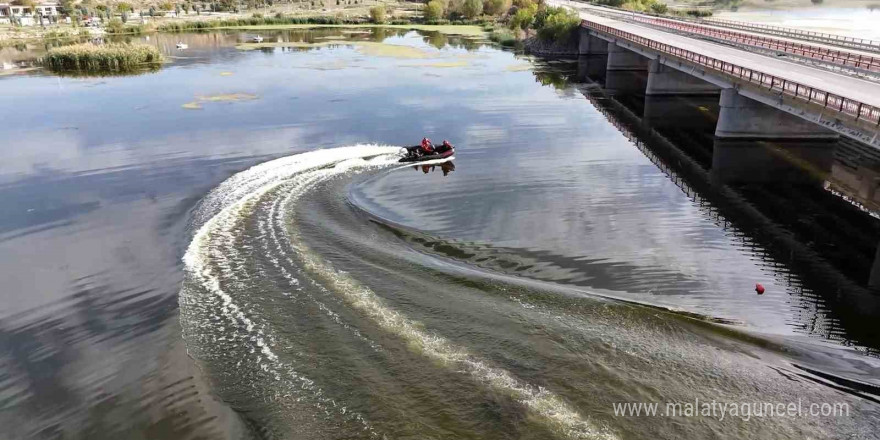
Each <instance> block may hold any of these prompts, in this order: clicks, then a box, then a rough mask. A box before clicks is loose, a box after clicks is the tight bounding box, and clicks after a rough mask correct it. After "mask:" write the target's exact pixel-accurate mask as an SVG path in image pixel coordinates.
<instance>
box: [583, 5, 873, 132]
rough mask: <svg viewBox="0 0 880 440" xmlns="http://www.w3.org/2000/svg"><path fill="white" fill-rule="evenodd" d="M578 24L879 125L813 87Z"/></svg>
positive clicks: (859, 107)
mask: <svg viewBox="0 0 880 440" xmlns="http://www.w3.org/2000/svg"><path fill="white" fill-rule="evenodd" d="M581 24H582V25H583V26H585V27H587V28H589V29H591V30H594V31H597V32H602V33H605V34H609V35H614V36H616V37H620V38H623V39H625V40H628V41H630V42H632V43H635V44H638V45H641V46H644V47H647V48H649V49H652V50H655V51H657V52H661V53H664V54H667V55H672V56H674V57H678V58H681V59H684V60H687V61H689V62H692V63H694V64H699V65H701V66H704V67H708V68H710V69H713V70H716V71H720V72H722V73H724V74H727V75H731V76H734V77H737V78H740V79H742V80H745V81H747V82H749V83H752V84H758V85H760V86H762V87H767V89H768V90H777V91H780V92H782V93H785V94H787V95H790V96H794V97H796V98H798V99H803V100H805V101H807V102H811V103H814V104H819V105H821V106H823V107H825V108H828V109H831V110H834V111H836V112H839V113H843V114H845V115H849V116H852V117H854V118H855V119H856V120H860V119H861V120H867V121H870V122H872V123H874V124H876V125H880V109H878V108H877V107H874V106H871V105H869V104H864V103H862V102H859V101H856V100H854V99H850V98H844V97H842V96H838V95H835V94H833V93H830V92H826V91H824V90H821V89H817V88H815V87H810V86H805V85H802V84H799V83H796V82H793V81H790V80H787V79H785V78H779V77H776V76H773V75H769V74H766V73H764V72H760V71H757V70H754V69H749V68H746V67H742V66H738V65H736V64H733V63H729V62H727V61H722V60H719V59H716V58H712V57H708V56H706V55H702V54H698V53H696V52H691V51H689V50H685V49H681V48H679V47H675V46H672V45H669V44H666V43H661V42H659V41H655V40H651V39H649V38H645V37H642V36H639V35H635V34H631V33H629V32H625V31H622V30H619V29H616V28H613V27H610V26H605V25H602V24H599V23H595V22H592V21H589V20H582V21H581Z"/></svg>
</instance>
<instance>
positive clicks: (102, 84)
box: [0, 28, 880, 439]
mask: <svg viewBox="0 0 880 440" xmlns="http://www.w3.org/2000/svg"><path fill="white" fill-rule="evenodd" d="M252 34H253V33H252V32H233V31H221V32H211V33H197V34H175V35H151V36H149V37H147V36H143V37H131V38H130V39H131V41H143V42H145V43H147V44H154V45H156V46H157V47H159V48H160V49H161V50H162V51H163V53H165V54H166V55H167V56H168V57H169V58H170V59H171V61H172V62H171V63H170V65H168V66H166V67H164V68H163V69H162V70H161V71H159V72H156V73H155V74H151V75H142V76H135V77H109V78H104V79H94V78H91V79H90V78H63V77H54V76H53V77H49V76H44V75H33V76H21V77H15V78H6V79H3V80H0V94H2V95H3V96H4V97H5V98H8V99H5V100H2V101H0V120H3V121H4V122H5V123H6V128H5V132H4V133H5V136H7V138H8V139H14V140H15V141H14V142H7V143H4V144H3V147H2V148H0V154H2V156H3V159H2V160H0V199H2V200H3V201H4V202H5V203H4V207H5V208H6V209H4V210H2V211H0V284H2V285H3V286H4V291H3V301H2V304H3V306H2V310H0V424H2V425H3V426H4V427H5V428H4V434H5V435H7V437H10V438H58V437H88V438H95V439H98V438H113V439H116V438H138V437H153V438H223V437H232V438H237V437H239V435H240V434H241V432H242V430H244V426H245V425H246V424H247V422H250V421H252V420H251V419H248V415H247V414H244V415H238V414H234V413H232V412H231V410H230V409H229V408H228V407H226V406H225V405H223V404H222V403H220V402H217V401H216V400H215V398H214V397H213V394H212V393H211V391H210V388H209V386H208V384H207V383H206V382H205V381H204V380H203V379H202V377H201V372H200V371H199V370H198V369H197V368H196V367H195V365H193V364H192V362H191V360H190V359H189V358H188V357H187V353H186V349H185V347H184V345H183V343H182V341H181V338H180V329H179V327H178V324H177V314H178V308H177V297H176V294H177V292H178V289H179V284H180V278H181V265H180V257H181V254H182V250H183V249H184V248H185V246H186V245H187V243H188V242H189V233H190V232H191V231H188V230H187V224H188V221H189V216H190V213H191V210H192V209H193V207H194V206H195V205H196V204H197V203H198V201H199V199H200V198H201V197H202V196H203V195H204V194H205V193H207V192H208V191H209V190H210V189H211V188H213V187H215V186H216V185H217V184H218V183H219V182H221V181H223V180H224V179H226V178H227V177H228V176H230V175H232V174H233V173H235V172H238V171H241V170H243V169H247V168H249V167H250V166H253V165H255V164H257V163H260V162H264V161H266V160H269V159H271V158H275V157H279V156H285V155H289V154H292V153H296V152H299V151H303V150H306V149H312V148H316V147H330V146H339V145H348V144H354V143H358V142H377V143H385V144H389V145H394V144H400V143H401V139H412V138H421V137H422V136H423V135H424V134H425V133H430V134H432V135H435V134H440V133H442V136H445V137H448V138H451V139H462V142H461V144H460V147H459V148H460V152H459V153H458V156H459V159H458V161H459V163H461V162H462V161H466V160H469V161H472V165H471V166H462V167H460V168H456V166H455V164H453V163H452V162H448V163H444V164H441V165H431V166H427V165H415V166H414V167H413V168H414V170H415V172H412V171H408V170H407V172H405V173H404V172H401V173H393V174H394V175H395V176H398V175H400V176H399V177H400V178H401V179H412V180H410V181H406V182H408V183H410V184H412V185H413V186H412V187H416V188H418V187H420V186H419V185H424V184H425V183H426V179H428V180H430V179H438V180H437V182H442V184H443V185H444V189H445V190H444V191H442V192H440V193H438V194H437V195H436V200H432V203H431V204H430V205H426V204H425V203H424V200H422V203H420V204H419V205H418V206H416V207H415V210H417V211H418V212H415V213H413V214H412V216H413V218H418V216H419V215H423V216H426V217H427V219H426V220H425V221H423V222H414V223H415V224H420V225H425V226H426V229H433V230H436V231H440V232H441V233H449V236H451V237H454V238H455V239H458V238H461V239H462V240H471V241H470V242H469V246H465V247H463V248H464V249H465V251H466V252H463V253H457V254H455V255H453V257H455V258H470V259H471V261H472V262H473V264H474V265H477V266H480V265H482V266H483V267H488V268H491V269H493V270H498V271H500V272H510V273H514V274H522V275H525V276H533V277H535V278H538V279H542V280H550V281H555V282H559V283H563V284H572V285H576V286H588V287H596V288H600V289H608V290H614V291H619V292H624V293H626V292H630V293H632V295H633V297H634V298H635V299H639V298H644V297H645V296H655V297H665V298H670V299H669V300H668V301H669V303H676V302H679V303H680V304H682V305H683V306H693V305H695V306H694V307H695V308H699V307H704V305H705V304H710V306H711V307H710V306H706V307H704V308H703V309H702V310H703V311H708V312H714V311H715V310H721V311H722V312H724V311H726V310H729V309H742V310H745V311H747V313H748V314H749V315H753V316H755V317H756V321H761V320H765V319H766V321H768V322H776V321H773V320H774V319H776V320H779V319H782V320H784V321H785V322H784V323H783V324H784V325H788V326H794V327H797V328H798V331H802V332H804V333H807V334H818V335H820V336H822V337H825V338H828V339H834V340H840V341H843V342H845V343H853V344H862V345H866V346H868V347H874V348H876V347H877V346H878V345H880V344H878V343H877V338H878V336H877V329H876V328H872V326H871V325H870V323H871V322H873V321H872V319H873V318H874V317H876V315H877V314H876V305H875V303H876V301H873V299H872V298H873V297H870V296H867V294H868V293H869V288H868V286H869V285H870V284H872V282H871V280H876V279H877V278H878V277H877V276H872V275H870V274H876V273H880V271H876V270H875V265H874V262H875V261H876V258H874V254H873V252H874V250H875V248H876V244H877V243H878V242H880V234H878V233H877V232H876V231H877V228H876V224H875V223H874V218H873V217H871V216H870V215H868V214H867V213H865V212H864V211H862V210H860V209H858V207H857V206H856V205H855V204H852V203H848V202H846V201H845V198H844V197H841V196H839V195H837V193H841V194H844V195H845V197H846V198H849V199H850V200H858V201H860V202H859V203H860V204H861V205H862V206H863V207H868V208H870V207H872V206H875V204H876V203H878V201H877V199H876V196H875V192H876V179H875V178H874V177H873V176H875V175H876V174H880V173H878V171H876V170H878V167H877V166H876V165H874V164H876V163H877V162H872V160H874V159H872V158H873V156H871V153H872V152H871V151H865V150H863V149H861V147H860V146H858V145H853V144H849V143H841V144H839V145H838V146H837V148H836V149H835V152H834V160H833V162H832V163H831V169H830V176H831V177H830V178H827V177H826V182H828V183H827V184H826V187H827V188H828V189H830V190H831V191H834V192H830V191H827V190H825V189H822V187H817V186H816V185H812V184H810V185H801V184H793V185H789V184H785V185H783V184H777V183H774V184H772V185H768V184H766V183H764V182H744V183H742V182H729V183H727V184H725V185H721V184H719V183H717V182H716V181H715V180H714V179H713V178H712V176H711V171H712V168H713V160H714V152H715V151H716V150H721V149H722V148H723V147H717V146H716V145H715V143H714V141H713V140H712V136H711V134H708V135H707V134H706V132H705V131H701V129H699V128H697V129H692V128H689V129H687V130H685V129H681V130H679V128H681V127H678V126H676V125H671V126H669V127H668V128H661V125H663V123H664V122H666V119H664V118H663V117H662V116H660V115H662V114H663V112H667V111H670V109H676V108H682V107H688V106H687V105H680V104H678V103H659V102H653V103H646V102H645V101H644V99H643V98H640V97H638V96H632V95H627V94H620V93H618V94H617V95H614V97H613V98H612V97H611V96H610V95H609V94H607V93H605V92H604V91H602V90H600V89H599V88H598V87H594V86H584V87H582V88H578V87H580V86H581V85H579V84H577V81H574V79H575V77H576V76H577V75H579V74H580V68H581V67H582V66H581V64H583V69H584V70H583V72H584V76H590V75H592V73H595V74H596V75H598V76H600V77H602V76H604V75H605V73H604V69H601V71H600V69H598V68H597V67H596V66H597V65H598V64H597V63H579V64H578V66H577V68H575V66H568V65H557V64H543V63H539V65H538V66H537V68H536V70H535V74H534V76H533V75H532V73H530V72H526V71H515V70H508V69H507V68H508V67H509V66H511V65H512V63H514V62H515V61H516V59H515V58H514V57H513V56H511V55H510V54H509V53H503V52H499V51H496V50H493V49H489V48H487V47H485V46H483V43H481V42H479V41H478V40H474V39H467V38H460V37H455V36H449V35H443V34H439V33H426V32H408V31H405V30H398V29H384V28H370V29H356V30H345V29H321V30H314V31H306V30H285V31H272V32H261V35H263V36H264V37H265V38H266V40H267V41H275V42H303V43H320V42H327V41H333V38H337V37H338V38H345V39H349V40H354V41H370V42H388V41H392V42H394V43H395V44H401V45H409V46H411V47H413V48H417V49H418V50H421V51H423V52H425V53H427V54H428V56H429V57H432V58H436V59H437V60H444V59H446V58H443V57H455V56H461V57H464V56H465V55H468V56H470V57H468V58H467V59H468V60H469V62H471V60H477V61H473V64H471V65H470V66H471V67H473V68H471V67H468V68H448V69H443V70H442V71H440V72H438V70H439V69H435V68H429V69H424V68H423V66H418V65H416V66H409V67H410V68H406V69H403V68H400V67H401V66H402V64H398V63H397V62H395V61H394V60H393V59H391V60H389V59H388V58H383V59H379V58H377V57H372V56H369V55H365V54H363V53H359V52H357V51H354V50H350V48H336V47H324V48H321V49H317V48H316V49H309V48H306V49H308V50H306V49H301V48H285V47H267V48H263V50H265V52H263V53H253V52H247V51H242V50H240V49H237V48H236V45H239V44H241V43H245V42H247V41H248V39H249V37H250V36H251V35H252ZM178 42H184V43H186V44H187V45H188V49H186V50H178V49H177V48H176V44H177V43H178ZM440 48H442V49H443V50H442V51H441V50H437V49H440ZM6 50H9V49H4V51H6ZM13 50H14V49H13ZM27 51H31V53H37V52H38V49H35V48H29V49H28V50H27ZM27 51H25V52H23V53H24V54H25V55H26V52H27ZM463 51H478V55H479V56H480V57H481V58H479V59H477V58H475V57H472V55H475V54H473V53H467V54H466V53H463ZM3 53H4V54H8V53H10V52H3ZM3 56H6V55H3ZM328 67H334V68H333V69H329V68H328ZM296 69H313V70H315V72H309V73H308V74H302V70H296ZM291 72H294V73H291ZM536 81H537V82H538V83H540V84H541V85H543V86H540V85H536V84H535V82H536ZM601 81H604V79H602V80H601ZM601 81H599V83H600V84H601ZM618 83H620V82H618ZM545 86H546V87H545ZM621 89H623V88H620V89H618V90H621ZM581 91H583V94H582V95H579V92H581ZM234 93H247V94H248V96H253V97H254V99H248V100H245V101H241V102H238V101H236V102H231V101H230V102H225V101H224V102H216V103H213V104H211V105H205V106H203V107H204V108H202V109H200V110H193V109H185V108H182V106H183V105H185V104H186V103H188V102H191V101H192V100H193V99H194V97H198V96H204V97H211V96H220V95H221V94H234ZM582 96H586V97H587V98H588V99H589V100H590V101H591V102H593V104H594V105H595V106H596V108H597V109H598V110H599V112H591V111H587V109H585V107H584V106H583V97H582ZM574 98H577V99H574ZM621 103H624V104H621ZM694 104H695V106H691V107H693V108H687V109H686V110H683V113H682V114H685V113H687V112H690V111H695V112H696V113H695V114H697V115H700V117H701V118H703V119H704V120H703V119H701V120H700V121H699V123H696V124H695V125H697V126H700V124H704V123H705V124H708V122H707V121H710V120H711V117H712V115H713V114H715V113H717V110H716V109H715V108H713V107H712V106H711V105H708V104H705V103H702V104H696V103H694ZM663 106H666V107H663ZM633 109H635V110H633ZM657 109H660V110H657ZM694 109H696V110H694ZM650 114H653V115H654V116H653V117H648V118H646V119H648V120H650V124H644V123H643V120H642V119H641V117H640V116H641V115H650ZM606 118H607V119H606ZM694 119H695V120H696V118H694ZM688 121H690V118H689V119H688ZM609 122H610V124H609ZM647 125H653V126H655V128H649V127H647ZM677 127H678V128H677ZM617 130H619V132H620V133H623V136H625V137H626V138H624V137H622V136H621V135H620V133H618V131H617ZM664 130H665V131H664ZM661 132H662V135H661V134H660V133H661ZM457 144H458V142H457ZM631 145H635V147H636V149H633V148H631ZM747 148H751V147H747ZM760 148H762V150H761V151H766V154H767V155H768V157H770V158H779V159H780V161H781V162H780V164H775V163H774V166H777V165H779V166H782V165H786V164H795V165H797V164H800V163H802V162H801V161H800V160H799V159H798V160H793V159H792V160H789V159H790V157H789V156H787V155H784V154H781V155H780V154H777V152H778V151H779V150H778V149H777V148H783V147H777V146H775V145H772V146H761V147H760ZM768 149H769V150H768ZM783 150H784V148H783ZM499 152H503V154H500V153H499ZM807 156H809V155H807ZM645 157H646V158H647V160H645V159H644V158H645ZM792 157H794V156H792ZM798 157H799V156H798ZM774 160H775V159H774ZM407 168H408V167H407ZM438 168H439V170H438ZM657 169H659V170H661V173H658V172H656V170H657ZM817 169H818V170H821V171H822V172H824V173H825V175H826V176H827V175H828V174H827V173H828V171H827V170H828V168H827V163H826V164H825V165H823V166H822V167H818V168H817ZM453 172H455V174H454V175H451V173H453ZM403 175H405V176H403ZM443 177H450V178H447V179H444V180H439V179H443ZM670 182H671V183H670ZM390 183H393V184H389V185H388V188H387V189H388V191H387V193H388V194H389V195H387V198H386V201H388V202H389V203H388V206H390V207H395V203H394V201H395V200H394V197H398V196H399V193H400V191H399V188H400V186H399V185H397V184H396V183H399V182H390ZM429 183H433V182H429ZM670 188H671V189H672V190H674V191H675V193H672V191H670ZM783 188H785V189H783ZM681 193H683V194H684V195H685V196H684V197H682V196H681ZM450 200H454V201H455V202H456V203H450V204H449V205H450V206H453V208H454V209H453V210H447V211H444V210H443V209H444V208H443V207H444V205H443V202H448V201H450ZM434 202H436V203H434ZM458 202H460V203H458ZM792 204H796V205H797V206H798V209H805V208H803V207H808V208H809V212H808V214H807V215H804V216H799V217H796V218H788V217H787V212H786V211H790V210H791V208H790V206H791V205H792ZM694 207H697V208H698V209H699V211H698V212H697V213H696V214H695V213H694V211H695V210H696V209H694ZM768 207H769V208H768ZM774 207H778V208H774ZM846 207H848V208H846ZM701 216H702V217H701ZM716 224H717V227H716ZM866 231H867V232H866ZM682 242H684V243H682ZM487 243H490V244H487ZM731 243H733V245H731ZM732 247H733V249H731V248H732ZM451 248H452V247H443V246H434V247H433V249H435V250H447V251H448V250H449V249H451ZM848 249H854V250H853V251H852V252H848ZM850 256H851V257H852V258H849V257H850ZM753 258H754V259H757V260H760V265H761V267H760V270H756V269H754V268H753V266H752V265H751V264H752V262H751V259H753ZM847 258H849V259H847ZM734 272H735V273H734ZM759 276H769V277H775V278H776V279H775V282H771V283H768V284H767V285H768V286H769V287H775V286H774V284H776V285H780V286H784V288H785V289H787V292H788V293H790V294H791V299H789V298H786V297H781V298H780V295H776V296H775V297H774V295H773V293H775V292H773V291H771V292H769V293H768V295H767V298H768V299H767V300H766V301H765V303H763V304H762V305H761V306H756V305H754V304H750V303H751V302H752V301H751V299H752V298H753V297H754V294H753V293H752V292H751V288H752V286H753V285H751V283H749V285H747V286H741V285H739V284H737V283H739V282H740V280H743V279H747V280H749V281H751V280H753V279H755V278H758V277H759ZM737 289H739V290H737ZM718 292H723V295H727V296H724V297H723V298H722V299H721V300H719V299H718V298H719V297H722V296H723V295H722V294H719V293H718ZM742 292H746V293H749V296H742V295H739V294H740V293H742ZM688 295H690V296H691V297H699V300H693V301H692V302H689V301H687V300H686V299H685V300H682V301H679V298H681V297H683V296H688ZM700 301H704V302H700ZM711 301H716V303H712V302H711ZM773 301H775V302H773ZM788 301H790V302H791V307H792V308H794V309H795V311H794V312H790V310H789V309H788V308H786V307H787V304H782V303H786V302H788ZM767 304H770V305H769V306H767ZM712 307H715V309H713V308H712ZM719 314H722V313H719ZM780 316H781V318H780ZM874 327H876V326H874ZM240 418H245V419H247V420H245V422H244V423H242V422H240V421H239V419H240ZM258 429H259V427H257V428H255V430H258Z"/></svg>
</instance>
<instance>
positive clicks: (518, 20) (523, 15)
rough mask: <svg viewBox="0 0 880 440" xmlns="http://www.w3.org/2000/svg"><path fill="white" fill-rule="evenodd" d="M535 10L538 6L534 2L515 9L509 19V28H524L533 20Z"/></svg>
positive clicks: (536, 10)
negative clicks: (528, 5) (526, 6)
mask: <svg viewBox="0 0 880 440" xmlns="http://www.w3.org/2000/svg"><path fill="white" fill-rule="evenodd" d="M537 12H538V6H537V5H535V4H532V6H531V7H528V8H519V9H517V11H516V14H513V18H511V19H510V28H511V29H516V28H520V29H522V30H526V29H527V28H528V27H529V26H531V25H532V23H534V22H535V14H536V13H537Z"/></svg>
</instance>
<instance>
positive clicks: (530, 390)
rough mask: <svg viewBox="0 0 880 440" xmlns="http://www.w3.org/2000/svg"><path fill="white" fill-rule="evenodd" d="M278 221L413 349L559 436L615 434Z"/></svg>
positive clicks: (314, 269) (318, 271)
mask: <svg viewBox="0 0 880 440" xmlns="http://www.w3.org/2000/svg"><path fill="white" fill-rule="evenodd" d="M333 174H336V172H332V171H329V172H326V173H325V174H324V178H325V179H326V178H329V177H331V176H332V175H333ZM317 182H318V181H317V180H315V181H313V183H312V185H314V184H316V183H317ZM306 190H307V188H306ZM306 190H303V191H290V192H289V193H288V196H287V198H286V199H285V201H284V203H283V205H284V206H286V207H287V212H288V213H292V212H293V211H294V208H295V206H296V202H297V200H298V199H299V198H300V197H302V195H303V194H304V193H305V192H306ZM276 221H277V223H278V225H277V226H278V227H279V228H284V229H285V230H286V231H287V234H288V235H289V237H290V240H291V244H292V246H293V248H294V250H295V251H296V252H297V258H298V259H299V260H300V262H301V264H302V266H303V268H304V269H306V270H307V271H309V272H310V273H312V274H314V275H315V276H316V278H318V279H320V280H321V281H323V282H326V283H327V284H328V285H329V287H331V288H332V289H333V290H335V291H337V292H339V293H340V294H341V295H342V296H343V298H344V299H345V301H346V302H347V303H348V304H349V305H351V306H352V307H354V308H355V309H357V310H359V311H360V312H361V313H363V314H365V315H366V316H368V317H369V318H370V319H371V320H372V321H373V322H375V323H376V324H377V325H379V326H380V327H381V328H382V329H384V330H386V331H388V332H390V333H393V334H395V335H397V336H398V337H401V338H402V339H404V340H405V341H406V342H407V343H409V345H410V346H411V347H413V348H414V349H416V350H418V351H419V352H420V353H422V354H423V355H425V356H427V357H429V358H431V359H433V360H436V361H439V362H440V363H441V364H442V365H444V366H447V367H449V368H452V369H456V370H458V369H463V370H465V371H467V372H469V373H470V374H471V376H472V377H474V378H475V379H476V380H477V381H478V382H481V383H484V384H486V385H488V386H490V387H492V388H493V389H495V390H497V391H501V392H503V393H505V394H508V395H510V396H512V397H513V398H514V399H516V400H517V401H519V402H520V403H522V404H523V405H524V406H525V407H526V408H527V409H528V410H530V411H532V412H533V413H535V414H536V415H538V416H540V417H541V418H542V419H543V420H544V421H546V422H547V424H548V425H549V426H550V428H551V429H553V430H554V431H555V432H557V433H559V434H562V435H565V436H566V437H569V438H575V439H615V438H616V436H615V435H614V434H612V433H611V432H610V431H609V430H608V429H607V428H604V427H598V426H596V425H594V424H593V423H592V422H590V421H589V420H587V419H586V418H584V417H583V416H581V415H580V414H578V413H577V412H576V411H575V410H574V409H572V408H570V407H569V405H568V404H566V403H565V402H564V401H563V400H562V399H561V398H559V397H558V396H556V395H555V394H554V393H552V392H551V391H549V390H547V389H544V388H542V387H534V386H531V385H529V384H526V383H523V382H521V381H519V380H517V379H516V378H515V377H514V376H513V375H512V374H511V373H509V372H508V371H506V370H504V369H501V368H497V367H492V366H489V365H488V364H487V363H485V362H484V361H482V360H480V359H478V358H477V357H475V356H474V355H472V354H470V353H468V352H467V351H466V350H464V349H462V348H459V347H456V346H454V345H453V344H452V343H450V342H449V341H448V340H446V339H445V338H443V337H441V336H438V335H434V334H431V333H429V332H427V331H424V330H422V329H421V328H420V327H421V326H420V325H419V324H418V323H417V322H415V321H412V320H410V319H409V318H407V317H406V316H404V315H403V314H401V313H399V312H397V311H396V310H393V309H392V308H390V307H387V306H385V305H384V304H383V302H382V300H381V299H380V298H379V297H378V296H377V295H376V294H375V293H374V292H372V291H371V290H370V289H369V288H367V287H365V286H362V285H360V284H359V283H358V282H357V281H356V280H355V279H354V278H352V277H350V276H348V275H347V274H346V273H344V272H340V271H337V270H335V269H334V268H333V267H332V266H331V265H330V264H329V263H327V262H325V261H323V260H322V259H321V258H320V257H318V256H317V255H316V254H315V253H314V252H312V251H311V250H310V249H309V248H308V247H307V246H306V245H305V244H304V242H303V240H302V239H301V237H300V236H299V231H298V230H296V229H295V228H293V227H291V226H290V223H288V222H284V221H283V219H276Z"/></svg>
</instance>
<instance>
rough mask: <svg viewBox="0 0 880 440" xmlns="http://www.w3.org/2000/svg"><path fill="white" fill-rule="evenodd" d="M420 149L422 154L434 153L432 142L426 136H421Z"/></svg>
mask: <svg viewBox="0 0 880 440" xmlns="http://www.w3.org/2000/svg"><path fill="white" fill-rule="evenodd" d="M421 147H422V148H421V150H419V152H420V153H421V155H422V156H428V155H431V154H434V144H432V143H431V140H430V139H428V138H422V144H421Z"/></svg>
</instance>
